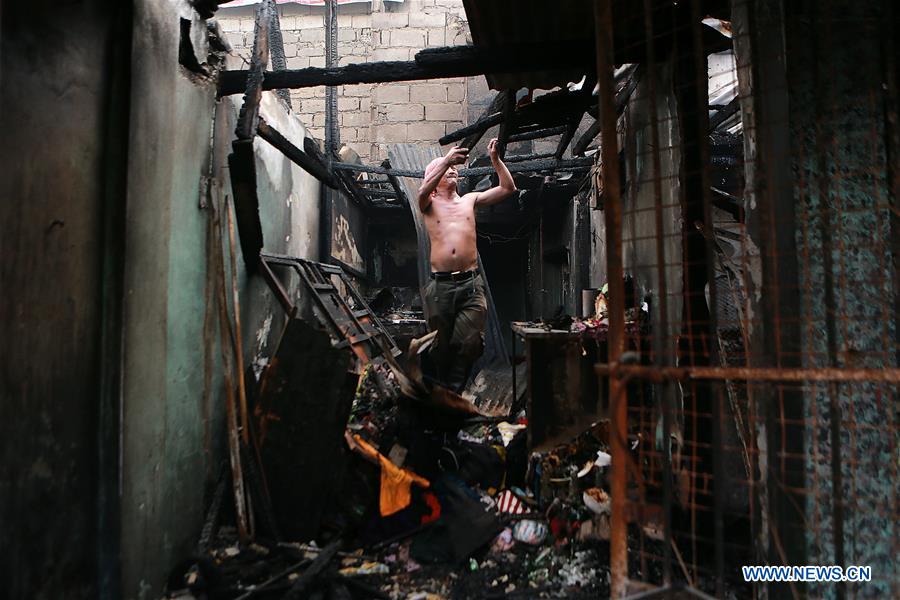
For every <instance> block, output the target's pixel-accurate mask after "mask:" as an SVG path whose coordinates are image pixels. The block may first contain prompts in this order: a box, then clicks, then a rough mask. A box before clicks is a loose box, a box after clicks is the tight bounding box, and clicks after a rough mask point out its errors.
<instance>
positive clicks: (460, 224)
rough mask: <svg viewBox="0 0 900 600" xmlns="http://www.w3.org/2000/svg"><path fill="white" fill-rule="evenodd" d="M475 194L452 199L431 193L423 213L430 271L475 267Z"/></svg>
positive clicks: (465, 269)
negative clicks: (429, 240) (428, 248)
mask: <svg viewBox="0 0 900 600" xmlns="http://www.w3.org/2000/svg"><path fill="white" fill-rule="evenodd" d="M476 197H477V195H476V194H466V195H465V196H460V195H458V194H456V193H455V192H454V193H453V195H452V197H449V198H448V197H446V196H442V195H438V194H435V196H434V199H433V200H432V202H431V205H430V206H429V207H428V210H426V211H425V213H424V214H423V217H424V219H425V227H426V228H427V229H428V237H429V238H430V239H431V270H432V271H468V270H470V269H474V268H475V267H476V266H477V265H478V250H477V246H476V241H475V198H476Z"/></svg>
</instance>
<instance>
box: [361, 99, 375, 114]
mask: <svg viewBox="0 0 900 600" xmlns="http://www.w3.org/2000/svg"><path fill="white" fill-rule="evenodd" d="M359 110H360V112H363V113H365V114H367V115H368V114H369V112H370V111H371V110H372V99H371V98H368V97H365V98H360V99H359Z"/></svg>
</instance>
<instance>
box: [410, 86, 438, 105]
mask: <svg viewBox="0 0 900 600" xmlns="http://www.w3.org/2000/svg"><path fill="white" fill-rule="evenodd" d="M409 99H410V100H411V101H412V102H422V103H429V102H444V101H446V100H447V92H446V89H445V88H444V86H443V85H441V84H439V83H419V84H412V85H410V86H409Z"/></svg>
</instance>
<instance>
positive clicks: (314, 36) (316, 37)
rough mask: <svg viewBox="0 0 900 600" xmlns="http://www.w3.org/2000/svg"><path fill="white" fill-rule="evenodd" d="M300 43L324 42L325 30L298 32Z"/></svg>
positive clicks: (302, 30)
mask: <svg viewBox="0 0 900 600" xmlns="http://www.w3.org/2000/svg"><path fill="white" fill-rule="evenodd" d="M300 41H302V42H324V41H325V30H324V29H301V30H300Z"/></svg>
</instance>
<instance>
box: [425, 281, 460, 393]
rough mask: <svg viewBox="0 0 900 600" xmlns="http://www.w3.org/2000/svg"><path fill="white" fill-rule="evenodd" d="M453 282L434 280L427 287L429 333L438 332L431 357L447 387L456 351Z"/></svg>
mask: <svg viewBox="0 0 900 600" xmlns="http://www.w3.org/2000/svg"><path fill="white" fill-rule="evenodd" d="M453 305H454V288H453V282H445V281H435V280H432V281H431V283H429V284H428V285H427V286H426V287H425V311H426V315H427V316H428V331H437V332H438V334H437V339H436V340H435V344H434V345H433V346H432V347H431V351H430V352H429V356H430V358H431V362H432V364H433V365H434V367H435V369H436V370H437V373H434V374H432V375H434V376H436V377H437V379H438V381H440V382H441V383H442V384H443V385H447V380H448V378H449V376H450V368H451V363H452V361H453V354H454V351H453V349H452V338H453V325H454V321H455V318H454V317H455V315H454V306H453Z"/></svg>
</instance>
